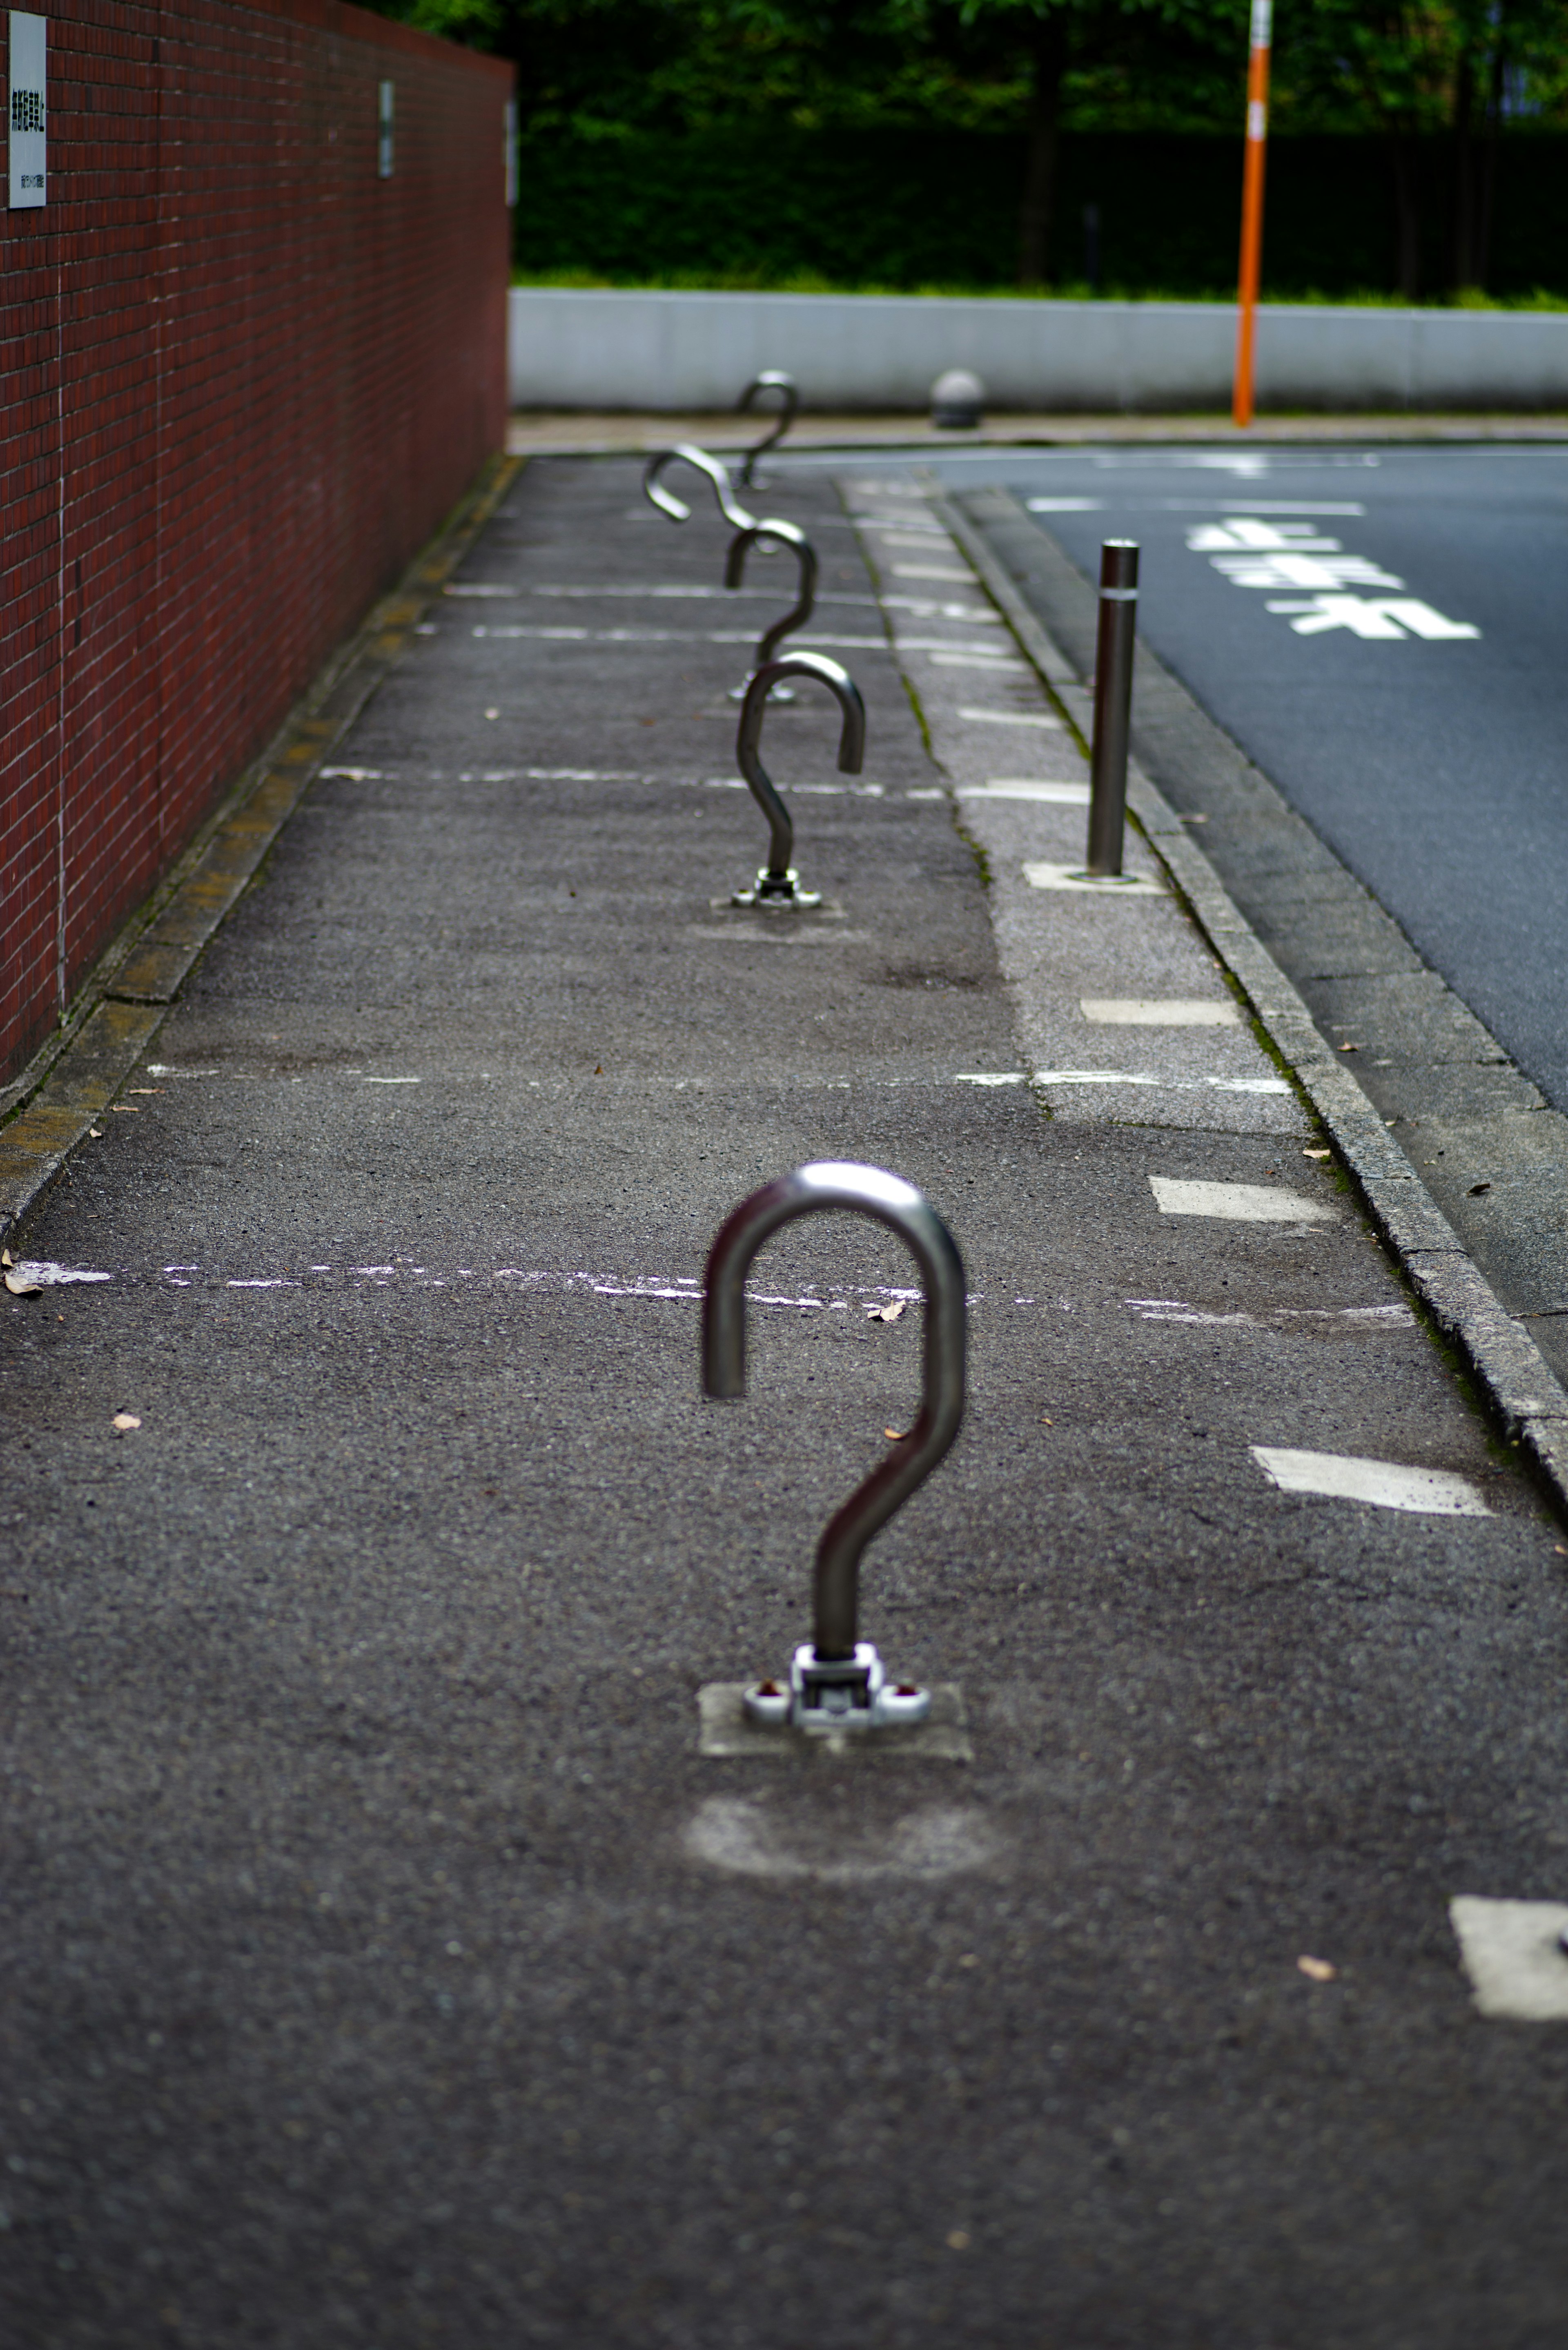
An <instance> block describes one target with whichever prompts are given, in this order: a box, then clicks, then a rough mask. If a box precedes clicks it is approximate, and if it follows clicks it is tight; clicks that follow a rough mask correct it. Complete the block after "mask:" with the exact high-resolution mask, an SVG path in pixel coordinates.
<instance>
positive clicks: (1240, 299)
mask: <svg viewBox="0 0 1568 2350" xmlns="http://www.w3.org/2000/svg"><path fill="white" fill-rule="evenodd" d="M1272 37H1273V0H1252V38H1251V47H1249V50H1248V53H1247V151H1246V152H1247V160H1246V162H1245V164H1244V165H1243V167H1242V173H1241V272H1240V284H1239V286H1238V289H1237V304H1238V307H1239V311H1240V316H1239V317H1238V319H1237V322H1236V381H1235V386H1234V389H1233V390H1232V392H1231V418H1232V420H1233V421H1235V422H1236V423H1237V424H1241V425H1246V424H1251V421H1252V358H1253V348H1254V337H1255V333H1256V328H1257V323H1258V279H1259V276H1260V275H1261V273H1262V262H1263V159H1264V156H1265V155H1266V153H1267V151H1268V142H1269V47H1270V43H1271V41H1272Z"/></svg>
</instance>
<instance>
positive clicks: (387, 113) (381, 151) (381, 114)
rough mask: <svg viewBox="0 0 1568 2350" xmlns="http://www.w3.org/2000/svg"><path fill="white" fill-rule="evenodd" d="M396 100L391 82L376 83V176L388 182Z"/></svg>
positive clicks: (390, 172) (395, 93)
mask: <svg viewBox="0 0 1568 2350" xmlns="http://www.w3.org/2000/svg"><path fill="white" fill-rule="evenodd" d="M397 100H398V93H397V90H396V88H395V87H394V86H393V84H392V83H391V82H389V81H384V82H379V83H378V85H377V97H376V129H377V134H378V135H377V140H376V176H377V178H378V179H381V180H389V179H390V178H391V176H392V130H393V110H394V109H395V107H396V105H397Z"/></svg>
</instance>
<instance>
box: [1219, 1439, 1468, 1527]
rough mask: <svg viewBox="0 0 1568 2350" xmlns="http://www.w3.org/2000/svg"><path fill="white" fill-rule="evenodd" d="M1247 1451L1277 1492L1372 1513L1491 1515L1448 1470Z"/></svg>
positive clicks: (1280, 1448)
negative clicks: (1368, 1507) (1356, 1505)
mask: <svg viewBox="0 0 1568 2350" xmlns="http://www.w3.org/2000/svg"><path fill="white" fill-rule="evenodd" d="M1251 1453H1252V1458H1253V1460H1254V1461H1256V1462H1257V1464H1258V1466H1259V1468H1260V1469H1261V1470H1262V1471H1263V1474H1264V1475H1265V1476H1266V1477H1268V1478H1269V1479H1270V1480H1271V1481H1272V1482H1273V1483H1274V1484H1276V1485H1277V1486H1278V1487H1279V1488H1280V1491H1281V1492H1283V1493H1316V1494H1319V1495H1320V1496H1322V1497H1323V1498H1324V1500H1327V1501H1334V1502H1369V1503H1371V1504H1372V1506H1373V1507H1374V1508H1375V1509H1379V1510H1409V1511H1413V1512H1416V1513H1418V1514H1420V1515H1422V1516H1426V1517H1438V1518H1490V1515H1491V1512H1490V1510H1489V1509H1488V1507H1487V1505H1486V1503H1484V1502H1483V1501H1482V1500H1481V1497H1480V1492H1478V1491H1477V1489H1476V1487H1475V1486H1474V1485H1473V1484H1472V1483H1471V1482H1470V1480H1469V1478H1468V1477H1461V1476H1459V1473H1458V1472H1457V1471H1455V1470H1452V1469H1407V1468H1405V1467H1402V1466H1401V1465H1400V1464H1399V1463H1397V1462H1396V1461H1363V1460H1358V1459H1357V1458H1356V1457H1355V1455H1354V1454H1351V1453H1344V1452H1303V1451H1298V1450H1297V1449H1296V1448H1295V1447H1294V1446H1292V1445H1276V1444H1254V1445H1253V1446H1252V1447H1251Z"/></svg>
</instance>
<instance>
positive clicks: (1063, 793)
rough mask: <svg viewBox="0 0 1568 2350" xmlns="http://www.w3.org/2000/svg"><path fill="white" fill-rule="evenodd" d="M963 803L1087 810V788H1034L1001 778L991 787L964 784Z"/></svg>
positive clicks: (1020, 779) (1011, 778) (1012, 778)
mask: <svg viewBox="0 0 1568 2350" xmlns="http://www.w3.org/2000/svg"><path fill="white" fill-rule="evenodd" d="M958 795H959V797H960V799H961V800H1042V801H1046V802H1048V803H1049V804H1050V805H1051V806H1054V807H1087V806H1088V805H1089V786H1088V785H1087V784H1033V783H1027V782H1025V781H1024V779H1023V777H1022V776H1016V777H1015V776H1007V775H1002V776H998V777H997V779H996V781H995V782H994V783H990V784H961V785H959V793H958Z"/></svg>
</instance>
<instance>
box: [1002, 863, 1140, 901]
mask: <svg viewBox="0 0 1568 2350" xmlns="http://www.w3.org/2000/svg"><path fill="white" fill-rule="evenodd" d="M1023 879H1025V881H1027V882H1028V884H1029V887H1030V888H1031V889H1086V890H1089V891H1090V892H1092V893H1093V894H1094V895H1095V896H1096V897H1101V898H1163V897H1164V895H1165V890H1164V888H1163V886H1162V885H1161V883H1159V882H1158V881H1157V880H1156V879H1155V878H1154V876H1153V874H1152V873H1120V874H1117V875H1116V876H1115V877H1114V879H1106V880H1100V879H1096V877H1095V876H1093V875H1091V874H1088V873H1085V871H1084V869H1083V868H1082V866H1079V865H1045V864H1039V863H1035V864H1031V865H1026V866H1025V867H1024V868H1023Z"/></svg>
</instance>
